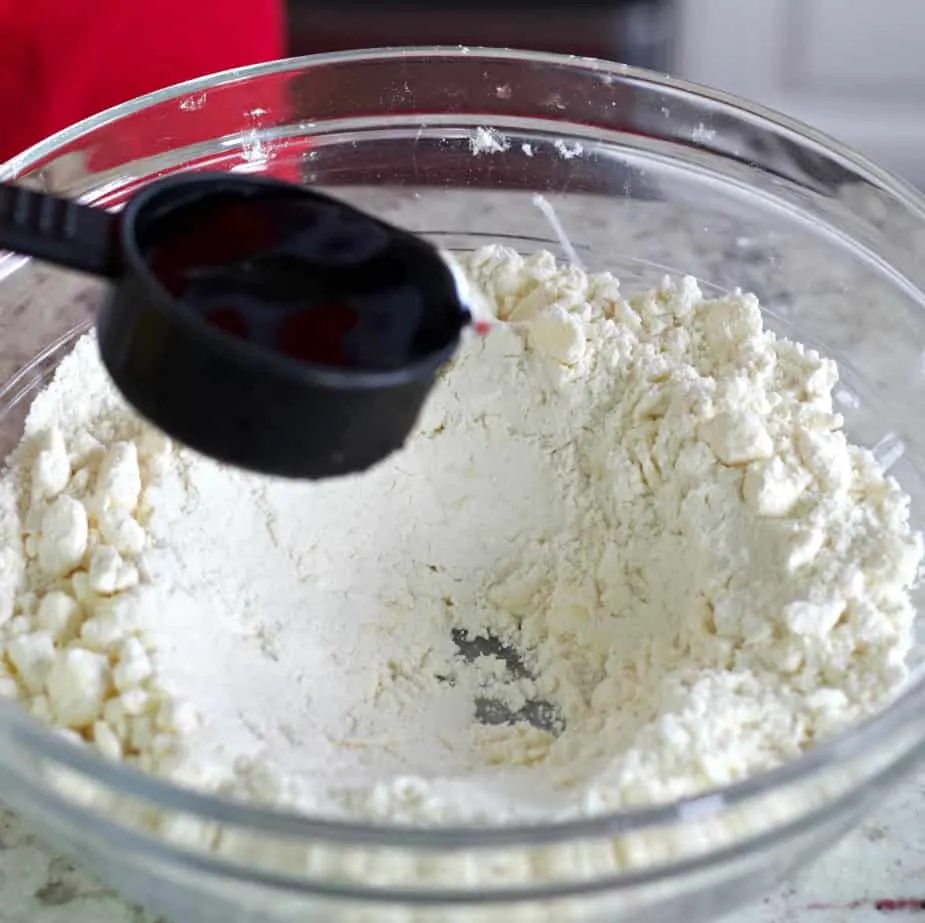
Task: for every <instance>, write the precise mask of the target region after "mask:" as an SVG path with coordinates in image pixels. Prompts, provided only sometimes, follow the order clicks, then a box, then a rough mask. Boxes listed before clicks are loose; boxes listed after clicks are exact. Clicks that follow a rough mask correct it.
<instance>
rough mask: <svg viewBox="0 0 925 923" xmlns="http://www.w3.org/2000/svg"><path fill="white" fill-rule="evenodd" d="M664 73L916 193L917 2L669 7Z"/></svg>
mask: <svg viewBox="0 0 925 923" xmlns="http://www.w3.org/2000/svg"><path fill="white" fill-rule="evenodd" d="M675 2H676V4H677V7H678V10H679V14H680V25H679V29H678V44H677V48H676V52H675V62H674V70H675V72H676V73H678V74H680V75H681V76H684V77H687V78H689V79H691V80H697V81H699V82H701V83H706V84H709V85H712V86H716V87H721V88H722V89H725V90H729V91H731V92H734V93H739V94H741V95H743V96H747V97H750V98H751V99H754V100H756V101H759V102H762V103H765V104H766V105H769V106H773V107H774V108H776V109H779V110H781V111H783V112H787V113H788V114H790V115H792V116H794V117H796V118H799V119H802V120H804V121H806V122H810V123H811V124H813V125H815V126H816V127H817V128H820V129H822V130H823V131H826V132H828V133H829V134H832V135H835V136H836V137H838V138H841V139H842V140H844V141H845V142H847V143H848V144H850V145H852V146H853V147H855V148H857V149H859V150H861V151H863V152H864V153H866V154H868V155H869V156H871V157H873V158H874V159H876V160H878V161H879V162H880V163H882V164H883V165H884V166H886V167H889V168H891V169H893V170H895V171H897V172H899V173H902V174H904V175H905V176H907V177H908V178H909V179H911V180H912V181H914V182H917V183H919V184H920V185H922V186H925V0H870V2H861V0H675Z"/></svg>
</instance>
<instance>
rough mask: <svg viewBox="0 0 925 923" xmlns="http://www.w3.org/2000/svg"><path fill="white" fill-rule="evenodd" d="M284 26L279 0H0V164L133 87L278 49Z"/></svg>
mask: <svg viewBox="0 0 925 923" xmlns="http://www.w3.org/2000/svg"><path fill="white" fill-rule="evenodd" d="M284 31H285V27H284V12H283V5H282V0H0V163H2V162H3V161H5V160H7V159H9V158H10V157H12V156H13V155H14V154H17V153H19V152H20V151H21V150H23V149H24V148H26V147H29V146H30V145H31V144H34V143H35V142H37V141H40V140H41V139H42V138H44V137H46V136H48V135H50V134H53V133H54V132H56V131H59V130H60V129H62V128H66V127H67V126H68V125H70V124H72V123H73V122H76V121H79V120H80V119H83V118H86V117H87V116H89V115H93V114H94V113H96V112H99V111H100V110H102V109H106V108H108V107H109V106H114V105H116V104H118V103H122V102H125V101H126V100H129V99H132V98H133V97H135V96H140V95H142V94H144V93H150V92H152V91H153V90H158V89H162V88H163V87H166V86H169V85H171V84H174V83H179V82H180V81H183V80H188V79H190V78H193V77H199V76H202V75H204V74H209V73H213V72H215V71H220V70H226V69H227V68H230V67H241V66H244V65H247V64H256V63H259V62H261V61H269V60H272V59H274V58H279V57H282V56H283V54H284V47H285V39H284ZM208 111H209V107H208V106H207V107H205V109H204V110H203V113H202V117H205V118H208ZM215 115H216V116H218V115H219V113H215Z"/></svg>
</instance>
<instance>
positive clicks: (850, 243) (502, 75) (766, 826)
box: [0, 48, 925, 923]
mask: <svg viewBox="0 0 925 923" xmlns="http://www.w3.org/2000/svg"><path fill="white" fill-rule="evenodd" d="M205 167H209V168H213V169H215V168H218V169H225V170H241V171H253V172H258V173H269V174H273V175H277V176H285V177H290V178H297V177H300V178H302V179H304V180H305V181H306V182H311V183H315V184H318V185H320V186H325V187H330V188H331V189H332V190H333V191H334V192H335V193H337V194H339V195H342V196H345V197H349V198H350V199H352V200H354V201H355V202H357V203H358V204H360V205H362V206H365V207H366V208H369V209H372V210H374V211H376V212H378V213H380V214H382V215H383V216H385V217H387V218H389V219H391V220H393V221H396V222H398V223H401V224H404V225H406V226H407V227H409V228H411V229H413V230H415V231H419V232H422V233H424V234H426V235H428V236H430V237H431V238H433V239H434V240H435V241H437V242H438V243H440V244H441V245H443V246H447V247H450V248H455V249H467V248H472V247H474V246H476V245H478V244H480V243H482V242H485V241H505V242H507V243H508V244H509V245H511V246H514V247H517V248H520V249H522V250H525V251H528V250H533V249H535V248H537V247H538V246H544V247H549V248H551V249H553V250H554V251H556V252H557V253H559V254H563V250H562V248H561V246H560V244H559V235H558V233H557V232H556V230H555V229H554V228H553V227H552V224H551V222H550V221H549V220H548V218H547V217H546V216H545V214H544V212H543V211H541V210H540V208H539V207H538V206H537V204H536V203H535V201H534V198H533V196H534V194H535V193H541V194H542V195H543V196H545V198H546V200H547V201H548V202H549V204H550V205H551V206H552V207H553V209H554V212H555V215H556V216H557V217H558V221H559V222H560V223H561V226H562V229H563V230H564V232H565V234H566V235H567V238H568V239H569V240H570V241H571V243H572V245H574V247H575V249H576V250H577V252H578V254H579V257H580V258H581V259H582V260H583V261H584V262H585V263H586V264H587V265H588V266H589V267H591V268H595V269H598V268H607V269H613V270H615V271H617V272H618V273H619V274H620V276H621V277H622V278H623V280H624V282H625V285H626V286H627V287H639V286H644V285H649V284H651V283H653V282H657V281H659V279H660V277H661V276H662V275H663V274H664V273H665V272H666V271H671V272H675V273H692V274H695V275H697V276H699V277H700V279H701V280H703V282H704V283H705V284H706V285H707V286H710V287H715V288H716V289H720V290H724V289H728V288H730V287H735V286H741V287H743V288H747V289H751V290H754V291H755V292H757V294H758V295H760V297H761V298H762V299H763V301H764V304H765V306H766V308H767V320H768V323H769V324H770V326H771V327H772V328H774V329H776V330H778V331H780V332H783V333H786V334H790V335H793V336H795V337H797V338H799V339H800V340H802V341H803V342H805V343H807V344H809V345H812V346H816V347H819V348H821V349H823V350H824V351H825V352H827V353H828V354H830V355H832V356H834V357H835V358H837V359H838V360H839V361H840V362H841V367H842V372H843V382H842V384H841V386H840V389H839V392H838V401H839V404H840V410H841V412H842V413H843V414H844V416H845V418H846V421H847V430H848V432H849V434H850V435H851V436H852V438H853V439H854V440H856V441H858V442H860V443H862V444H864V445H868V446H871V447H874V449H875V451H876V452H877V453H878V454H879V455H880V457H881V458H882V459H883V461H884V463H888V464H891V465H892V471H893V472H894V473H895V474H896V476H897V477H898V478H899V479H900V480H901V482H902V483H903V484H904V486H905V487H906V489H907V490H908V491H909V493H910V494H911V495H912V497H913V509H914V516H915V519H916V522H917V523H918V524H921V523H922V521H923V511H925V481H923V478H925V465H923V457H925V428H923V427H921V426H920V425H919V412H920V408H921V407H922V406H923V404H925V374H923V355H925V310H923V309H925V261H923V260H922V258H921V257H920V254H922V253H925V201H923V199H922V197H921V196H920V195H918V194H917V193H916V192H915V191H913V190H912V189H911V188H909V187H907V186H905V185H904V184H903V183H901V182H899V181H897V180H896V179H894V178H892V177H891V176H889V175H887V174H886V173H884V172H883V171H881V170H879V169H877V168H876V167H875V166H873V165H871V164H869V163H867V162H866V161H864V160H863V159H861V158H860V157H857V156H855V155H854V154H852V153H851V152H850V151H847V150H845V149H844V148H842V147H841V146H840V145H839V144H837V143H836V142H834V141H832V140H831V139H828V138H825V137H823V136H821V135H819V134H818V133H816V132H814V131H812V130H810V129H808V128H806V127H805V126H802V125H798V124H796V123H794V122H792V121H789V120H787V119H785V118H783V117H780V116H777V115H774V114H773V113H770V112H767V111H764V110H762V109H759V108H758V107H755V106H751V105H748V104H747V103H744V102H742V101H740V100H737V99H733V98H731V97H729V96H726V95H724V94H722V93H716V92H712V91H709V90H705V89H702V88H700V87H696V86H690V85H686V84H682V83H680V82H677V81H674V80H671V79H668V78H666V77H662V76H659V75H657V74H650V73H644V72H641V71H636V70H631V69H628V68H625V67H621V66H619V65H616V64H607V63H602V62H599V61H591V60H584V59H576V58H564V57H555V56H551V55H540V54H532V53H531V54H525V53H519V52H513V51H491V50H475V49H466V48H457V49H393V50H376V51H364V52H355V53H349V54H340V55H330V56H324V57H314V58H306V59H302V60H296V61H286V62H281V63H275V64H271V65H267V66H260V67H255V68H251V69H248V70H244V71H235V72H232V73H227V74H224V75H220V76H217V77H209V78H205V79H202V80H198V81H195V82H193V83H189V84H186V85H184V86H181V87H177V88H174V89H171V90H167V91H164V92H162V93H158V94H155V95H153V96H149V97H146V98H144V99H142V100H139V101H135V102H132V103H129V104H126V105H124V106H122V107H120V108H118V109H114V110H111V111H110V112H107V113H104V114H102V115H100V116H97V117H95V118H93V119H90V120H89V121H87V122H84V123H83V124H81V125H78V126H76V127H75V128H72V129H70V130H68V131H65V132H63V133H61V134H59V135H58V136H56V137H54V138H52V139H51V140H49V141H46V142H44V143H43V144H40V145H38V146H37V147H35V148H33V149H32V150H30V151H28V152H26V153H25V154H23V155H22V156H20V157H18V158H17V159H15V160H14V161H12V162H11V163H8V164H7V165H6V166H5V167H3V168H0V176H2V178H4V179H10V178H19V179H21V180H24V181H28V182H30V183H33V184H35V185H37V186H40V187H42V188H45V189H49V190H53V191H56V192H61V193H65V194H68V195H71V196H79V197H81V198H83V199H84V200H86V201H93V202H98V203H107V204H110V205H118V204H119V203H120V202H122V201H123V200H124V199H125V197H126V196H127V195H128V194H129V193H130V192H131V191H132V190H134V189H137V188H138V187H139V186H140V185H141V184H143V183H145V182H147V181H149V180H150V179H152V178H154V177H157V176H162V175H164V174H167V173H170V172H172V171H177V170H197V169H202V168H205ZM98 291H99V290H98V287H97V285H96V284H95V283H92V282H88V280H86V279H85V278H81V277H78V276H75V275H73V274H68V273H64V272H60V271H57V270H53V269H49V268H48V267H46V266H39V265H34V264H32V263H30V262H28V261H25V260H22V259H20V258H18V257H13V256H10V255H0V381H5V382H6V384H5V386H3V388H2V390H0V447H2V449H3V450H4V454H5V452H6V451H8V450H9V449H10V448H12V446H13V445H14V443H15V441H16V440H17V438H18V434H19V431H20V427H21V424H22V419H23V414H24V412H25V408H26V406H27V405H28V403H29V400H30V399H31V397H32V396H33V395H34V394H35V392H36V389H37V388H39V387H40V386H41V385H42V383H43V381H45V380H46V379H47V377H48V375H49V373H50V372H51V370H52V369H53V368H54V367H55V365H56V363H57V362H58V361H59V359H60V358H61V356H62V355H63V354H64V353H65V352H66V351H67V350H68V348H69V347H70V345H71V344H72V343H73V341H74V338H75V337H76V336H77V335H79V333H80V332H81V331H83V330H85V329H86V327H87V325H88V324H89V323H90V320H91V318H92V314H93V309H94V305H95V303H96V298H97V296H98ZM919 601H921V595H920V599H919ZM923 708H925V677H923V674H922V671H921V669H920V668H918V667H916V672H915V675H914V678H913V682H912V683H911V684H910V686H909V688H908V690H907V691H906V692H905V694H904V695H903V696H902V697H901V698H900V699H899V700H898V701H896V702H895V704H893V705H892V706H891V707H890V708H889V709H888V710H886V711H885V712H884V713H883V714H881V715H879V716H878V717H877V718H876V719H875V720H872V721H870V722H869V723H867V724H866V725H865V726H863V727H858V728H857V729H855V730H853V731H852V732H851V733H849V734H845V735H843V736H842V737H840V738H838V739H836V740H833V741H831V742H827V743H825V744H823V745H821V746H819V747H818V748H817V749H815V750H814V751H812V752H811V753H809V754H807V755H806V756H804V757H803V758H802V759H800V760H798V761H796V762H794V763H792V764H790V765H787V766H785V767H783V768H781V769H779V770H777V771H775V772H771V773H768V774H766V775H763V776H761V777H758V778H754V779H752V780H750V781H748V782H746V783H744V784H740V785H736V786H734V787H732V788H729V789H726V790H723V791H719V792H714V793H711V794H708V795H706V796H704V797H701V798H697V799H694V800H692V801H690V802H686V803H683V804H674V805H671V806H668V807H662V808H658V809H654V810H641V811H633V812H631V813H623V814H618V815H612V816H606V817H600V818H597V819H592V820H586V821H580V822H573V823H561V824H557V825H546V826H536V827H521V828H512V827H502V828H499V829H492V830H479V829H472V828H470V829H439V830H437V829H412V828H399V827H386V826H362V825H359V824H353V823H338V822H330V821H321V820H318V819H312V818H308V817H297V816H289V815H285V814H282V813H273V812H269V811H264V810H258V809H255V808H252V807H247V806H241V805H239V804H233V803H229V802H226V801H222V800H219V799H216V798H212V797H206V796H203V795H201V794H197V793H194V792H191V791H185V790H181V789H179V788H176V787H173V786H170V785H167V784H164V783H162V782H159V781H157V780H155V779H153V778H149V777H147V776H143V775H140V774H138V773H135V772H131V771H128V770H126V769H124V768H122V767H120V766H117V765H113V764H109V763H105V762H103V761H101V760H99V759H97V758H95V757H94V756H93V755H92V754H91V753H89V752H83V751H82V750H80V749H78V748H74V747H72V746H70V745H69V744H67V743H65V742H62V741H60V740H58V739H57V738H55V737H53V736H52V735H50V734H48V733H46V732H45V731H43V730H42V729H41V728H40V727H39V726H38V725H36V724H34V723H32V722H31V721H30V720H29V719H28V718H27V717H26V716H25V715H23V714H21V713H20V711H19V710H17V709H16V708H14V707H12V706H9V705H4V706H3V707H2V711H0V792H2V795H3V797H4V799H5V800H6V801H7V803H8V804H10V805H11V806H13V807H14V808H15V809H16V810H17V811H19V812H21V813H22V814H23V815H25V816H26V817H27V818H28V819H29V820H30V821H31V822H32V823H34V824H35V825H36V826H37V827H38V828H40V829H41V830H42V831H44V832H45V833H46V834H47V835H48V836H49V837H50V838H51V839H52V840H53V841H54V842H56V843H58V844H59V845H60V846H61V847H62V848H66V849H69V850H71V851H72V852H74V853H75V855H77V856H79V857H80V859H81V860H82V861H84V862H85V863H87V864H88V865H90V866H91V867H93V868H95V869H96V870H97V871H98V872H99V873H100V874H101V875H103V876H104V877H106V878H107V879H108V880H109V881H110V882H111V883H113V884H114V885H115V886H117V887H118V888H120V889H121V890H122V891H123V892H124V893H125V894H126V895H128V896H130V897H132V898H134V899H136V900H139V901H142V902H145V903H147V904H149V905H151V906H152V907H154V908H156V909H158V910H160V911H162V912H164V913H166V914H168V915H169V916H170V917H171V918H172V919H174V920H176V921H180V923H184V921H190V923H193V921H195V923H205V921H209V920H217V921H218V920H220V921H222V923H236V921H258V920H259V921H265V923H269V921H274V923H275V921H290V920H292V921H296V920H298V921H300V923H304V921H307V920H329V921H330V920H351V921H360V920H370V921H377V923H382V921H405V920H416V921H417V920H420V921H432V920H433V921H436V920H440V921H443V920H451V919H460V920H462V919H465V920H495V919H503V920H505V921H512V920H514V919H515V918H516V919H523V920H530V921H535V920H551V921H552V920H554V921H557V923H561V921H566V920H578V921H591V920H608V921H617V920H633V921H636V923H643V921H648V920H653V921H655V920H657V921H660V923H665V921H670V920H674V919H678V920H681V919H683V920H685V921H686V923H696V921H698V920H704V919H708V918H710V917H714V916H716V915H718V914H720V913H721V912H723V911H725V910H728V909H729V908H731V907H733V906H734V905H736V904H737V903H740V902H743V901H745V900H747V899H748V898H750V897H753V896H755V895H757V894H758V893H760V892H761V891H762V890H764V889H767V888H769V887H771V886H772V885H773V884H774V883H775V882H776V881H777V880H778V879H780V878H781V877H782V876H785V875H787V874H788V873H790V872H792V871H793V870H795V869H798V868H800V867H802V866H804V865H805V864H806V863H807V862H808V861H809V860H810V859H812V857H813V856H815V855H816V854H818V853H819V852H820V851H821V850H822V849H823V848H825V847H826V846H827V845H829V844H830V843H832V842H833V841H834V840H835V839H836V838H837V837H839V836H840V835H841V834H842V833H843V832H845V831H846V830H847V829H849V828H850V827H851V826H852V825H854V824H855V823H856V822H857V821H858V819H859V818H860V817H861V815H862V814H864V813H865V812H866V811H868V810H869V809H870V808H871V806H872V805H873V804H874V803H875V802H876V801H877V799H878V798H880V797H881V796H882V795H883V793H884V792H886V791H887V790H888V789H889V788H890V786H891V785H893V784H894V783H895V781H896V780H897V779H898V778H899V777H900V776H902V775H903V774H904V773H906V772H908V771H909V770H910V769H911V768H912V767H913V766H914V765H915V764H916V762H917V760H919V758H920V757H921V756H922V755H923V753H925V722H923V720H922V717H921V715H922V710H923Z"/></svg>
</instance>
